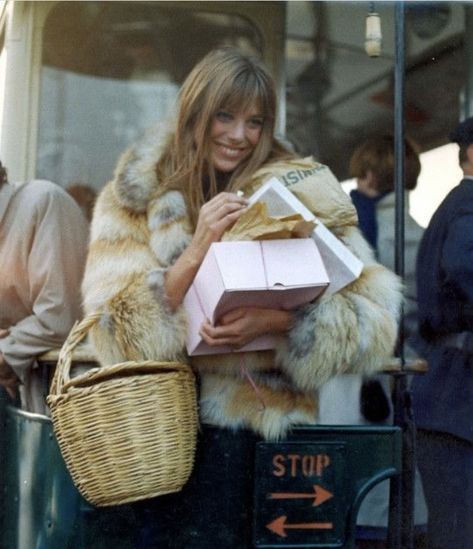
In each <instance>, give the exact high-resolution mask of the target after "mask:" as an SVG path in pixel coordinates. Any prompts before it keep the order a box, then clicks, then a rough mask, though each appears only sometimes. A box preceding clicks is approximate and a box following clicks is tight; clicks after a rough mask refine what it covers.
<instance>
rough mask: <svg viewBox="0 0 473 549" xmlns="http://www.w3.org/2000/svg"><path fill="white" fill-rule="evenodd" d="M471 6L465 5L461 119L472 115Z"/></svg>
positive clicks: (472, 16)
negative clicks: (464, 62) (464, 54)
mask: <svg viewBox="0 0 473 549" xmlns="http://www.w3.org/2000/svg"><path fill="white" fill-rule="evenodd" d="M472 34H473V7H472V6H465V51H466V59H467V77H466V86H465V101H464V105H463V119H465V118H468V117H470V116H472V115H473V36H472Z"/></svg>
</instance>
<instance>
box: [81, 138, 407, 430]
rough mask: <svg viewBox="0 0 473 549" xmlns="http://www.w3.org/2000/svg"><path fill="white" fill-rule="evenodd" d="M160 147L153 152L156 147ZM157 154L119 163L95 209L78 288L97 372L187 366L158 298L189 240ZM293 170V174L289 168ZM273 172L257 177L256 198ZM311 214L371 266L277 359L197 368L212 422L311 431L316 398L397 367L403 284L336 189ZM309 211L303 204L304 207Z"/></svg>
mask: <svg viewBox="0 0 473 549" xmlns="http://www.w3.org/2000/svg"><path fill="white" fill-rule="evenodd" d="M154 142H155V141H154ZM158 158H159V150H158V149H156V146H155V145H153V142H151V144H146V143H145V144H141V145H139V146H138V147H135V148H134V149H131V150H130V151H128V152H127V153H126V154H125V155H124V157H123V158H122V159H121V161H120V163H119V165H118V168H117V171H116V174H115V178H114V180H113V181H112V182H111V183H110V184H108V185H107V186H106V187H105V189H104V190H103V191H102V193H101V195H100V197H99V199H98V202H97V204H96V208H95V212H94V218H93V222H92V234H91V243H90V250H89V256H88V260H87V265H86V272H85V277H84V281H83V286H82V289H83V296H84V307H85V310H86V312H92V311H96V310H100V311H102V313H103V315H102V321H101V322H100V324H99V325H97V326H96V327H95V328H94V330H93V332H92V334H91V335H92V343H93V344H94V346H95V349H96V352H97V356H98V359H99V361H100V362H101V363H102V364H110V363H115V362H120V361H123V360H130V359H131V360H143V359H154V360H186V357H185V353H184V342H185V335H186V328H187V327H186V318H185V313H184V311H183V310H182V307H181V308H179V309H178V310H177V311H176V312H174V313H172V312H171V311H170V310H169V309H168V307H167V304H166V297H165V294H164V290H163V287H164V286H163V284H164V275H165V272H166V269H167V268H169V266H171V265H172V264H173V262H174V261H175V260H176V259H177V257H179V255H180V254H181V253H182V251H183V250H184V249H185V247H186V246H187V245H188V244H189V242H190V239H191V228H190V223H189V219H188V215H187V211H186V206H185V202H184V199H183V196H182V195H181V194H180V193H179V192H176V191H170V192H166V193H163V192H162V191H161V190H160V187H159V182H158V181H157V180H156V175H155V170H154V166H155V164H156V161H157V159H158ZM285 168H286V169H287V166H285ZM277 169H278V165H273V166H267V167H266V168H265V169H264V170H261V171H260V172H258V173H257V174H255V177H254V179H253V180H252V181H251V182H250V183H249V184H248V187H247V188H246V189H245V190H246V191H247V192H251V191H252V190H254V189H255V188H257V187H258V186H259V184H261V182H262V180H264V179H265V177H266V176H267V175H272V174H274V170H276V171H277ZM315 194H316V196H317V200H316V203H317V204H318V205H319V207H318V208H317V207H316V208H314V207H311V206H310V205H309V204H307V202H306V206H308V207H310V209H312V211H314V213H315V214H316V215H317V216H318V217H319V218H320V219H321V220H322V221H323V222H324V223H325V224H326V225H327V227H328V228H330V229H332V230H333V231H334V232H335V233H336V234H337V236H338V237H339V238H341V239H342V240H343V241H344V243H345V244H346V245H347V246H348V247H349V248H350V249H351V250H352V251H353V252H354V253H355V254H356V255H357V256H358V257H360V259H361V260H362V261H363V263H364V269H363V272H362V275H361V277H360V278H359V279H358V280H357V281H355V282H354V283H352V284H350V285H349V286H348V287H346V288H344V289H343V290H341V291H339V292H337V293H336V294H334V295H330V296H323V297H322V298H320V299H319V300H318V301H316V302H315V303H311V304H309V305H307V306H305V307H302V308H300V309H299V310H298V311H297V312H296V314H295V322H294V325H293V327H292V329H291V330H290V332H289V333H288V336H287V338H286V340H285V342H284V343H283V344H281V345H280V347H279V348H278V349H277V350H276V351H275V352H258V353H251V354H250V353H245V355H246V356H245V359H244V361H245V365H246V369H247V370H248V371H249V373H250V374H251V375H252V376H253V381H254V382H255V383H256V385H257V386H258V391H255V390H254V389H253V388H252V385H251V384H250V383H249V382H248V380H247V379H245V378H244V376H243V375H242V368H241V364H242V363H241V360H242V359H241V357H239V354H238V353H237V354H231V355H218V356H216V355H213V356H209V357H196V359H195V360H193V361H192V364H193V366H194V367H195V368H196V369H197V370H199V373H200V378H201V395H200V414H201V419H202V420H203V421H205V422H208V423H211V424H214V425H220V426H225V427H232V428H242V427H246V428H251V429H253V430H254V431H255V432H257V433H260V434H261V435H263V436H264V437H266V438H270V439H277V438H279V437H281V436H284V434H285V433H286V431H287V430H288V429H290V427H291V426H292V425H295V424H297V423H314V422H315V421H316V414H317V398H316V389H317V388H319V387H320V386H321V385H322V384H323V383H325V382H326V381H327V380H328V379H330V378H331V377H333V376H335V375H337V374H339V373H345V372H357V373H372V372H374V371H377V370H379V369H380V368H381V367H382V365H383V363H384V362H385V361H386V360H387V359H388V358H389V357H390V356H391V353H392V350H393V347H394V343H395V340H396V335H397V316H398V311H399V306H400V300H401V292H400V284H399V280H398V279H397V277H396V276H395V275H394V274H393V273H391V272H390V271H388V270H387V269H385V268H384V267H382V266H381V265H379V264H378V263H376V262H375V260H374V258H373V254H372V252H371V250H370V248H369V246H368V245H367V244H366V242H365V241H364V240H363V238H362V237H361V235H360V233H359V231H358V229H357V227H356V214H355V212H354V209H353V206H352V205H351V202H350V200H349V198H348V197H347V196H346V195H345V194H344V193H343V191H342V190H341V188H340V185H339V184H338V182H336V180H335V182H332V183H330V184H328V185H326V184H324V185H322V186H321V188H320V189H318V190H317V191H316V193H315ZM299 198H301V199H302V200H303V201H304V199H303V197H301V196H300V197H299Z"/></svg>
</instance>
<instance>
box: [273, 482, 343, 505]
mask: <svg viewBox="0 0 473 549" xmlns="http://www.w3.org/2000/svg"><path fill="white" fill-rule="evenodd" d="M332 497H333V494H332V492H329V491H328V490H326V489H325V488H322V486H317V484H314V491H313V492H309V493H298V492H275V493H272V494H269V496H268V498H269V499H301V498H314V503H313V504H312V506H313V507H316V506H317V505H320V504H321V503H323V502H324V501H327V500H328V499H330V498H332Z"/></svg>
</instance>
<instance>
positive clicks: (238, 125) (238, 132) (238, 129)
mask: <svg viewBox="0 0 473 549" xmlns="http://www.w3.org/2000/svg"><path fill="white" fill-rule="evenodd" d="M229 134H230V137H231V139H234V140H235V141H236V140H242V139H244V137H245V123H244V122H241V121H238V120H235V121H234V123H233V124H232V127H231V128H230V131H229Z"/></svg>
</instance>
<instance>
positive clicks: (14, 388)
mask: <svg viewBox="0 0 473 549" xmlns="http://www.w3.org/2000/svg"><path fill="white" fill-rule="evenodd" d="M9 333H10V332H9V331H8V330H4V329H0V338H2V337H7V335H8V334H9ZM20 383H21V381H20V378H19V377H18V376H17V375H16V374H15V372H14V371H13V369H12V367H11V366H10V365H9V364H8V363H7V361H6V360H5V357H4V356H3V354H2V353H0V386H1V387H3V388H4V389H5V390H6V392H7V393H8V394H9V395H10V397H11V398H12V399H13V400H16V398H17V396H18V385H20Z"/></svg>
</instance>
